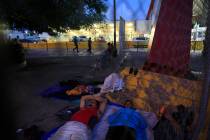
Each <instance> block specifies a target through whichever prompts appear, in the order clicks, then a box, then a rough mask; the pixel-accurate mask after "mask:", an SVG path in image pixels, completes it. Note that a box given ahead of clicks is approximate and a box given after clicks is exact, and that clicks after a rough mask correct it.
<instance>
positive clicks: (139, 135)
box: [106, 100, 158, 140]
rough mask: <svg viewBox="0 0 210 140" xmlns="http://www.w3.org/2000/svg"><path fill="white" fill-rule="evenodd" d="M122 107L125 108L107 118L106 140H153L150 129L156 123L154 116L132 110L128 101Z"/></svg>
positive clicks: (149, 113)
mask: <svg viewBox="0 0 210 140" xmlns="http://www.w3.org/2000/svg"><path fill="white" fill-rule="evenodd" d="M124 105H125V106H126V107H125V108H121V109H119V110H117V111H116V112H114V113H113V114H111V115H110V116H109V117H108V122H109V129H108V132H107V135H106V140H116V139H117V140H153V139H154V137H153V132H152V128H153V127H154V126H155V125H156V123H157V122H158V120H157V117H156V115H155V114H154V113H151V112H144V111H140V110H137V109H134V108H132V102H131V101H130V100H128V101H126V102H125V104H124Z"/></svg>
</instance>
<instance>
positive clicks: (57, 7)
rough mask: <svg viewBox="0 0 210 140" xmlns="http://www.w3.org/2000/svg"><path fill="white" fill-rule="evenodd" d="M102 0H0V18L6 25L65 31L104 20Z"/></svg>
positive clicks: (46, 30)
mask: <svg viewBox="0 0 210 140" xmlns="http://www.w3.org/2000/svg"><path fill="white" fill-rule="evenodd" d="M105 1H106V0H1V1H0V13H1V16H0V20H2V21H4V22H5V23H7V24H8V26H9V27H15V28H17V29H29V30H35V31H37V32H44V31H45V32H53V31H57V32H65V31H66V30H69V29H79V28H80V27H82V26H86V27H87V26H90V25H92V24H93V23H95V22H101V21H103V20H104V19H105V12H106V10H107V6H106V5H105Z"/></svg>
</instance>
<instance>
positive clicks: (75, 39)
mask: <svg viewBox="0 0 210 140" xmlns="http://www.w3.org/2000/svg"><path fill="white" fill-rule="evenodd" d="M73 41H74V46H75V48H74V49H73V51H74V50H75V49H76V50H77V52H79V50H78V39H77V37H76V36H75V37H74V39H73Z"/></svg>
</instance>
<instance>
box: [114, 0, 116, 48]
mask: <svg viewBox="0 0 210 140" xmlns="http://www.w3.org/2000/svg"><path fill="white" fill-rule="evenodd" d="M114 47H116V0H114Z"/></svg>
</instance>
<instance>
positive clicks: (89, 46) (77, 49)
mask: <svg viewBox="0 0 210 140" xmlns="http://www.w3.org/2000/svg"><path fill="white" fill-rule="evenodd" d="M73 42H74V46H75V48H73V52H74V51H75V50H76V51H77V53H78V52H79V45H78V42H79V41H78V38H77V37H74V38H73ZM87 52H89V53H92V40H91V37H89V39H88V49H87Z"/></svg>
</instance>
